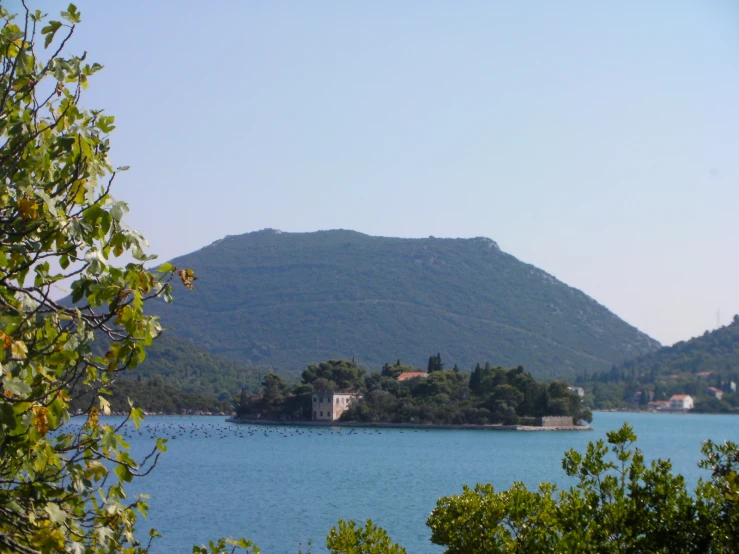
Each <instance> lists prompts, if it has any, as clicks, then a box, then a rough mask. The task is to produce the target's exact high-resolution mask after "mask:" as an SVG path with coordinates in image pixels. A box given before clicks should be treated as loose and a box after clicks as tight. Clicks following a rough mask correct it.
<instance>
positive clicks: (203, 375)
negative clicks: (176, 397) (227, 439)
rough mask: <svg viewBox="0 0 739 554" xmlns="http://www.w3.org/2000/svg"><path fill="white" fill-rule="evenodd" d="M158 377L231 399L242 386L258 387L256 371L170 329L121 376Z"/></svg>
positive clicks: (180, 386) (182, 387)
mask: <svg viewBox="0 0 739 554" xmlns="http://www.w3.org/2000/svg"><path fill="white" fill-rule="evenodd" d="M152 378H159V379H161V380H162V381H163V382H164V383H165V384H167V385H170V386H172V387H175V388H176V389H178V390H180V391H182V392H185V393H193V394H198V395H202V396H205V397H212V398H215V399H217V400H219V401H225V402H230V401H231V400H232V399H233V397H234V395H236V394H238V392H239V391H240V390H241V388H242V386H243V387H246V388H247V390H249V391H252V392H256V391H258V390H260V384H259V376H258V370H256V369H253V368H250V367H248V366H247V365H246V364H243V363H240V362H237V361H234V360H229V359H227V358H224V357H222V356H218V355H216V354H213V353H212V352H207V351H205V350H202V349H201V348H198V347H197V346H196V345H195V344H193V343H192V342H190V341H189V340H186V339H182V338H180V337H178V336H176V335H174V334H173V333H172V332H171V331H169V332H166V333H164V334H163V335H162V336H161V337H159V338H158V339H157V340H155V341H154V342H153V344H152V346H151V348H149V349H148V350H147V354H146V360H144V362H143V363H142V364H141V365H139V366H138V367H137V368H136V369H134V370H133V371H132V372H130V373H127V374H124V379H127V380H128V379H137V380H139V379H144V380H147V379H152Z"/></svg>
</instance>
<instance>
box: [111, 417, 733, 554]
mask: <svg viewBox="0 0 739 554" xmlns="http://www.w3.org/2000/svg"><path fill="white" fill-rule="evenodd" d="M113 421H115V420H113ZM624 421H628V422H629V423H630V424H631V425H632V426H633V427H634V428H635V431H636V433H637V435H638V442H637V446H638V447H639V448H641V449H642V451H643V452H644V454H645V456H646V458H647V460H650V459H655V458H670V459H671V460H672V463H673V467H674V469H675V471H677V472H679V473H682V474H683V475H684V476H685V477H686V479H687V481H688V483H689V485H690V486H691V487H692V486H694V485H695V483H696V482H697V480H698V478H699V477H701V476H703V477H706V476H707V473H706V472H705V471H703V470H699V469H698V467H697V465H696V464H697V462H698V460H699V459H700V446H701V444H702V442H703V441H705V440H706V439H713V440H715V441H724V440H733V441H735V442H737V441H739V418H737V417H736V416H721V415H676V414H675V415H666V414H645V413H639V414H637V413H633V414H632V413H596V414H595V419H594V421H593V424H592V426H593V429H594V430H593V431H590V432H583V431H574V432H513V431H459V430H454V431H451V430H449V431H447V430H413V429H377V430H376V429H349V428H325V427H316V428H305V427H299V428H296V427H289V426H288V427H261V426H247V425H237V424H233V423H228V422H226V421H225V419H224V418H215V417H207V416H200V417H199V416H183V417H175V416H173V417H148V418H147V419H146V421H145V423H144V424H143V426H142V428H141V430H140V431H135V430H134V429H133V426H127V427H126V430H125V435H126V437H127V440H128V441H129V442H130V444H131V447H132V450H133V451H134V452H135V453H137V454H139V455H140V454H141V453H143V452H144V451H146V450H147V449H150V448H151V447H152V445H153V443H154V439H152V438H151V437H152V436H158V437H163V438H167V439H168V443H167V446H168V451H167V452H166V453H165V454H164V455H163V456H162V457H161V459H160V460H159V463H158V465H157V467H156V468H155V469H154V471H153V472H152V474H151V475H150V476H148V477H146V478H143V479H140V480H137V481H136V482H135V483H134V485H133V486H130V487H129V489H128V490H129V491H131V492H145V493H147V494H150V495H151V499H150V500H149V506H150V513H149V518H148V519H141V520H140V521H139V525H138V529H139V532H140V533H141V537H142V539H143V538H144V537H145V536H146V531H148V528H149V527H155V528H157V530H158V531H159V532H160V533H161V534H162V535H163V538H161V539H158V540H157V541H155V543H154V546H153V548H152V551H153V552H159V553H163V554H175V553H178V554H179V553H183V552H190V551H191V549H192V545H193V544H203V543H206V542H207V541H208V540H210V539H213V538H217V537H221V536H230V537H242V536H243V537H246V538H248V539H250V540H252V541H254V543H255V544H256V545H258V546H259V547H260V548H261V549H262V552H263V553H265V554H272V553H275V554H290V553H297V552H298V549H299V547H300V545H302V550H303V552H305V551H306V547H307V543H308V540H309V539H310V540H311V541H312V549H311V551H312V552H314V553H321V552H326V548H325V537H326V535H327V534H328V531H329V529H330V528H331V527H332V526H333V525H335V524H336V522H337V520H338V519H339V518H343V519H347V520H348V519H354V520H357V521H364V520H366V519H369V518H371V519H372V520H373V521H374V522H375V523H376V524H377V525H380V526H381V527H384V528H385V529H386V530H387V531H388V533H389V534H390V536H391V537H392V538H393V539H394V540H395V541H396V542H398V543H400V544H401V545H403V546H404V547H405V548H406V549H407V550H408V552H410V553H426V552H428V553H439V552H441V551H442V550H443V549H442V548H441V547H438V546H435V545H433V544H431V543H430V541H429V537H430V530H429V529H428V528H427V527H426V525H425V521H426V519H427V518H428V516H429V514H430V513H431V510H433V508H434V506H435V505H436V502H437V500H438V499H439V498H440V497H442V496H446V495H450V494H457V493H459V492H461V490H462V485H464V484H469V485H471V486H472V485H474V484H475V483H492V484H493V485H494V486H495V488H496V489H497V490H501V489H505V488H507V487H509V486H510V485H511V484H512V483H513V482H514V481H523V482H524V483H525V484H526V485H527V486H528V487H530V488H536V487H537V485H538V484H539V483H540V482H541V481H554V482H556V483H557V484H558V485H560V486H568V485H570V484H571V481H570V480H569V479H568V478H567V476H566V475H565V474H564V472H563V471H562V467H561V462H562V455H563V453H564V452H565V451H567V450H569V449H571V448H574V449H576V450H579V451H583V450H584V449H585V447H586V446H587V443H588V442H589V441H594V440H597V439H600V438H604V437H605V434H606V432H607V431H609V430H613V429H617V428H618V427H620V426H621V424H622V423H623V422H624Z"/></svg>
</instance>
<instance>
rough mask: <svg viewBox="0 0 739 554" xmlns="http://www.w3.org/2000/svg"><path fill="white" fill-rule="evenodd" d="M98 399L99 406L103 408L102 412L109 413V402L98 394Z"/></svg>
mask: <svg viewBox="0 0 739 554" xmlns="http://www.w3.org/2000/svg"><path fill="white" fill-rule="evenodd" d="M98 400H100V408H101V409H102V410H103V413H104V414H105V415H110V402H108V401H107V400H106V399H105V398H103V397H102V396H98Z"/></svg>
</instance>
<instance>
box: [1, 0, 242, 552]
mask: <svg viewBox="0 0 739 554" xmlns="http://www.w3.org/2000/svg"><path fill="white" fill-rule="evenodd" d="M24 8H25V4H24ZM61 15H62V18H61V19H60V20H46V19H45V17H44V16H43V15H42V14H41V13H40V12H31V11H29V10H28V9H25V12H24V13H23V14H21V16H20V17H17V18H16V17H14V16H12V15H10V14H9V13H8V12H7V11H6V10H5V9H3V8H2V7H1V6H0V19H2V21H3V25H2V29H1V30H0V55H1V56H2V62H1V63H2V67H0V459H1V461H0V552H21V553H32V552H75V553H83V552H84V553H92V552H100V553H102V552H127V553H137V552H145V551H147V550H148V544H149V543H150V542H151V540H150V539H149V540H148V541H146V542H145V543H144V544H142V543H140V542H139V540H137V537H136V536H135V535H134V524H135V522H136V517H137V513H145V511H146V503H145V502H144V501H143V500H141V499H131V498H128V497H127V495H126V493H125V490H124V484H125V483H127V482H129V481H131V479H132V478H133V477H134V476H137V475H143V474H146V473H147V472H148V471H150V470H151V468H153V466H154V465H155V464H156V461H157V458H158V456H159V453H160V452H162V451H163V450H164V443H163V441H158V442H157V445H156V448H155V449H154V450H153V451H152V452H151V453H150V454H149V455H148V456H146V457H145V458H144V459H143V460H142V461H140V462H136V461H134V460H133V459H132V458H131V456H130V455H129V453H128V451H127V448H128V447H127V445H126V443H125V442H124V440H123V438H122V437H121V435H120V434H119V433H118V430H119V429H118V428H114V427H112V426H111V425H106V424H104V423H103V422H102V421H101V420H100V419H99V415H100V414H106V413H108V412H109V403H108V401H107V400H106V399H105V396H106V394H107V391H106V387H107V386H109V385H110V383H111V382H112V381H113V380H114V379H115V378H116V375H118V374H119V373H120V372H121V371H124V370H126V369H130V368H133V367H135V366H136V365H137V364H138V363H140V362H141V361H142V360H143V359H144V356H145V348H146V347H147V346H148V345H149V344H151V341H152V340H153V339H154V338H155V337H156V336H157V335H158V334H159V333H160V330H161V329H160V326H159V323H158V321H157V319H156V318H154V317H150V316H147V315H145V313H144V304H145V303H146V302H147V301H148V300H150V299H152V298H155V297H158V296H159V297H163V298H164V299H165V300H170V299H171V297H170V293H171V290H172V287H171V280H172V278H173V277H175V276H177V275H179V277H180V278H181V280H182V282H183V284H184V285H185V286H186V287H190V288H192V286H193V285H192V282H193V280H194V279H195V277H194V275H193V273H192V272H191V271H190V270H177V269H176V268H174V267H173V266H171V265H169V264H164V265H163V266H161V267H160V268H159V270H158V271H155V272H152V271H147V270H146V269H145V267H144V264H146V263H150V261H151V259H152V257H148V256H147V255H146V254H145V252H144V248H145V246H146V243H145V241H144V239H143V237H142V236H141V235H140V234H139V233H138V232H136V231H133V230H130V229H128V228H127V227H125V226H124V224H123V221H122V218H123V215H124V214H125V213H126V211H127V207H126V205H125V204H124V203H123V202H117V201H115V200H114V199H113V198H112V197H111V195H110V189H111V185H112V183H113V180H114V178H115V176H116V173H117V171H116V170H114V169H113V168H112V167H111V166H110V162H109V160H108V151H109V139H108V134H109V133H110V132H111V131H112V130H113V128H114V126H113V118H112V117H111V116H109V115H106V114H105V113H104V112H102V111H95V110H86V109H83V108H82V107H81V104H80V98H81V95H82V92H83V90H84V89H85V88H86V87H87V85H88V81H89V79H90V78H91V77H92V76H93V75H94V74H95V73H96V72H97V71H99V70H100V69H101V66H100V65H98V64H94V63H93V64H90V63H88V62H87V61H86V60H85V56H84V55H83V56H74V55H66V54H65V53H64V49H65V46H66V44H67V42H68V40H69V38H70V37H71V36H72V33H73V32H74V29H75V25H77V24H78V23H79V22H80V14H79V12H78V11H77V9H76V8H75V6H74V5H70V6H69V8H68V9H67V10H66V11H64V12H62V14H61ZM39 41H40V42H42V43H43V46H42V45H40V44H38V42H39ZM44 51H45V52H46V53H47V54H43V52H44ZM124 254H125V255H127V258H128V259H130V260H131V261H130V262H129V263H126V264H119V266H115V265H114V264H113V263H112V260H113V259H114V258H118V257H120V256H123V255H124ZM60 285H64V286H65V287H69V289H70V290H71V292H72V302H59V301H56V300H54V299H53V298H54V296H55V295H54V294H53V293H54V287H57V286H60ZM96 338H97V339H98V341H99V342H102V343H103V344H104V347H102V348H98V349H93V348H92V344H93V341H94V340H95V339H96ZM101 339H102V340H101ZM96 352H97V354H96ZM81 388H85V389H87V390H91V391H93V392H94V393H95V394H94V395H92V397H91V398H92V399H93V400H92V401H91V403H90V404H89V405H88V406H86V409H85V410H84V418H81V422H80V425H78V426H72V425H67V426H64V424H66V423H68V422H69V420H70V414H69V403H70V391H79V390H80V389H81ZM72 394H76V393H75V392H72ZM129 417H130V418H131V419H132V420H133V422H134V423H135V424H136V425H138V424H139V421H140V420H141V411H140V410H137V409H133V408H132V409H131V411H130V414H129ZM155 535H156V533H155V532H152V534H151V537H152V538H153V537H154V536H155ZM139 538H140V537H139ZM236 547H239V548H245V549H247V548H249V547H250V544H248V542H247V541H232V542H230V543H229V542H228V541H219V542H216V543H213V544H211V546H210V548H209V550H210V551H219V552H220V551H224V550H226V549H228V550H229V551H231V550H232V549H233V548H236Z"/></svg>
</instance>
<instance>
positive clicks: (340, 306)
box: [155, 230, 659, 378]
mask: <svg viewBox="0 0 739 554" xmlns="http://www.w3.org/2000/svg"><path fill="white" fill-rule="evenodd" d="M173 261H174V263H175V264H176V265H177V266H178V267H189V268H192V269H194V270H195V272H196V274H197V275H198V277H199V280H198V282H197V285H198V286H197V289H196V290H195V291H194V292H187V293H182V294H178V295H177V296H178V298H177V302H175V303H174V304H173V305H163V304H161V305H159V306H157V307H156V308H155V310H156V311H157V312H158V313H160V315H162V319H163V323H164V324H165V325H166V326H170V327H173V328H174V332H175V333H177V334H179V335H180V336H182V337H185V338H189V339H191V340H192V341H193V342H195V343H197V344H198V345H200V346H203V347H204V348H206V349H208V350H211V351H212V352H215V353H218V354H222V355H224V356H227V357H230V358H232V359H235V360H239V361H242V362H247V363H250V364H253V365H261V366H264V367H267V366H270V367H273V368H275V369H276V370H277V371H279V372H281V373H283V374H288V375H289V374H298V373H299V372H300V371H302V370H303V369H304V368H305V366H306V365H308V364H309V363H312V362H317V361H320V360H325V359H328V358H355V359H356V360H357V362H359V363H360V364H363V365H365V366H369V367H380V366H381V365H382V364H383V363H385V362H388V361H395V360H397V359H398V358H400V359H401V360H402V361H403V362H407V363H410V364H413V365H422V364H424V365H425V362H426V361H427V359H428V356H429V354H430V353H434V352H440V353H441V355H442V359H443V360H444V361H445V362H446V363H447V364H449V367H451V365H452V364H455V363H456V364H458V365H459V367H461V368H469V367H470V366H471V365H472V364H474V363H475V362H476V361H477V360H480V359H487V360H491V361H493V362H494V363H496V364H501V365H509V366H517V365H523V366H524V367H525V368H526V369H527V370H529V371H531V372H532V373H533V374H534V375H537V376H539V377H544V378H553V377H568V376H572V375H573V374H575V373H579V372H582V371H584V370H588V371H597V370H603V369H607V368H609V367H610V366H611V365H612V364H613V363H616V362H621V361H622V360H624V359H625V358H627V357H633V356H635V355H638V354H641V353H645V352H649V351H652V350H654V349H656V348H657V347H658V346H659V345H658V343H657V342H656V341H654V340H653V339H651V338H649V337H648V336H646V335H645V334H644V333H641V332H640V331H638V330H637V329H635V328H634V327H632V326H630V325H628V324H627V323H625V322H624V321H622V320H621V319H619V318H618V317H617V316H616V315H614V314H613V313H611V312H610V311H609V310H608V309H606V308H605V307H603V306H602V305H600V304H598V303H597V302H596V301H594V300H593V299H592V298H590V297H588V296H587V295H585V294H584V293H582V292H581V291H579V290H576V289H574V288H571V287H569V286H567V285H565V284H564V283H561V282H560V281H558V280H557V279H555V278H554V277H552V276H551V275H549V274H547V273H546V272H544V271H542V270H540V269H538V268H536V267H534V266H532V265H529V264H526V263H523V262H521V261H519V260H517V259H516V258H514V257H513V256H511V255H509V254H506V253H504V252H502V251H501V250H500V249H499V248H498V246H497V244H496V243H495V242H493V241H492V240H490V239H485V238H475V239H435V238H428V239H400V238H384V237H371V236H367V235H363V234H361V233H357V232H353V231H343V230H337V231H320V232H316V233H281V232H279V231H274V230H265V231H260V232H255V233H249V234H245V235H240V236H229V237H226V238H224V239H222V240H219V241H216V242H215V243H213V244H211V245H209V246H207V247H205V248H203V249H201V250H198V251H196V252H193V253H191V254H188V255H185V256H182V257H180V258H177V259H176V260H173Z"/></svg>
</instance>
